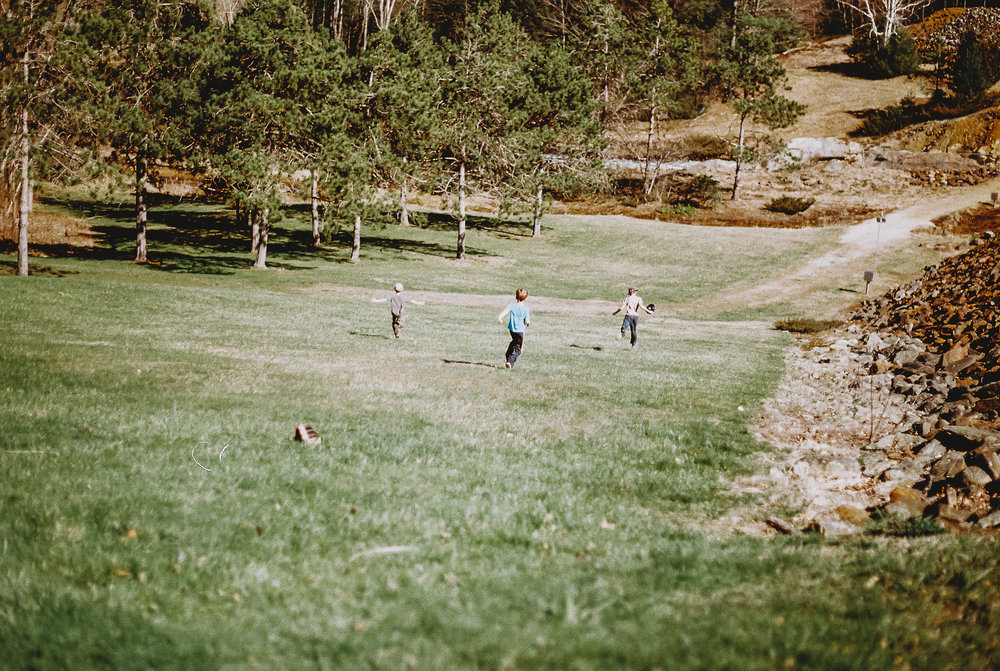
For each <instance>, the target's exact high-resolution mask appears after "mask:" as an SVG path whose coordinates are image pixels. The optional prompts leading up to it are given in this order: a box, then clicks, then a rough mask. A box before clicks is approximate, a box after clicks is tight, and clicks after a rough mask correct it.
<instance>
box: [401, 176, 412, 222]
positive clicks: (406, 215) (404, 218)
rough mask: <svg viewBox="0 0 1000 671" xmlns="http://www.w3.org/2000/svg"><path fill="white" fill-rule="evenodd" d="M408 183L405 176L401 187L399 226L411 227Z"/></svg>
mask: <svg viewBox="0 0 1000 671" xmlns="http://www.w3.org/2000/svg"><path fill="white" fill-rule="evenodd" d="M406 182H407V177H406V175H405V174H404V175H403V180H402V182H401V183H400V185H399V225H400V226H409V225H410V208H409V205H408V203H407V192H406Z"/></svg>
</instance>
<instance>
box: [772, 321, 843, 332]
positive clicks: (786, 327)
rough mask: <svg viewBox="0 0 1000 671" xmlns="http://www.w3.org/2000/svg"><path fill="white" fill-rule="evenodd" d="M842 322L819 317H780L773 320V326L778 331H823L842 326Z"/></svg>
mask: <svg viewBox="0 0 1000 671" xmlns="http://www.w3.org/2000/svg"><path fill="white" fill-rule="evenodd" d="M843 324H844V322H841V321H835V320H821V319H782V320H779V321H776V322H774V328H776V329H777V330H779V331H788V332H789V333H804V334H812V333H823V332H824V331H829V330H830V329H835V328H837V327H838V326H843Z"/></svg>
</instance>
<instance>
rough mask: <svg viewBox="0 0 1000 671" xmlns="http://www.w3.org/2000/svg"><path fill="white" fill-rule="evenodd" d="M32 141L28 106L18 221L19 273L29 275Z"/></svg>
mask: <svg viewBox="0 0 1000 671" xmlns="http://www.w3.org/2000/svg"><path fill="white" fill-rule="evenodd" d="M23 64H24V84H25V86H27V84H28V50H27V49H25V51H24V60H23ZM30 152H31V142H30V141H29V136H28V106H27V104H25V106H24V109H23V110H22V111H21V212H20V217H19V218H18V222H17V274H18V275H19V276H20V277H27V276H28V223H29V213H30V212H31V173H30V171H29V169H28V168H29V165H28V160H29V159H28V155H29V153H30Z"/></svg>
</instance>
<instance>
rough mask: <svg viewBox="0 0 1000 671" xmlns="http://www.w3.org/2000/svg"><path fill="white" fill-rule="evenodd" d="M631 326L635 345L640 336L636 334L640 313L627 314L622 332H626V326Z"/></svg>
mask: <svg viewBox="0 0 1000 671" xmlns="http://www.w3.org/2000/svg"><path fill="white" fill-rule="evenodd" d="M626 326H627V327H629V328H630V329H631V330H632V340H631V342H632V345H633V346H635V343H636V341H637V340H639V336H637V335H636V334H635V329H636V327H638V326H639V315H625V321H623V322H622V333H625V327H626Z"/></svg>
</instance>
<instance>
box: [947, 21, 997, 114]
mask: <svg viewBox="0 0 1000 671" xmlns="http://www.w3.org/2000/svg"><path fill="white" fill-rule="evenodd" d="M995 82H996V76H995V74H992V73H990V72H989V70H988V69H987V67H986V65H985V63H984V62H983V49H982V45H981V44H980V41H979V38H978V37H976V33H975V32H973V31H971V30H969V31H967V32H966V33H965V34H964V35H963V36H962V41H961V42H959V44H958V48H957V49H956V52H955V60H954V63H953V64H952V67H951V89H952V90H953V91H954V92H955V94H956V95H958V96H960V97H962V98H973V97H975V96H977V95H979V94H980V93H982V92H983V91H985V90H986V89H988V88H989V87H990V86H992V85H993V84H994V83H995Z"/></svg>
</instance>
